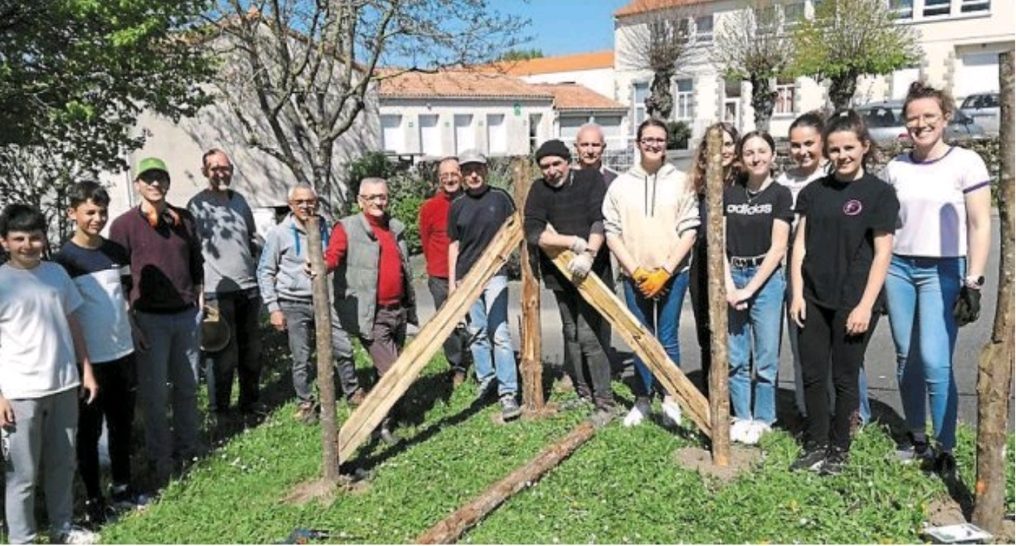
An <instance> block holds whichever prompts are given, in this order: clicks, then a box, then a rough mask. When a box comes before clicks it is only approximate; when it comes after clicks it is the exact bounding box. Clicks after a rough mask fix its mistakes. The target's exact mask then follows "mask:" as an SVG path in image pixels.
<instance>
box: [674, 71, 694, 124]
mask: <svg viewBox="0 0 1016 546" xmlns="http://www.w3.org/2000/svg"><path fill="white" fill-rule="evenodd" d="M674 84H675V85H674V87H675V90H676V92H675V93H674V119H677V120H681V121H690V120H693V119H695V109H694V106H695V103H694V100H695V97H694V90H693V89H694V87H693V82H692V80H691V79H690V78H684V79H680V80H677V81H676V82H674Z"/></svg>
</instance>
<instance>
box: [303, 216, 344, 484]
mask: <svg viewBox="0 0 1016 546" xmlns="http://www.w3.org/2000/svg"><path fill="white" fill-rule="evenodd" d="M321 244H322V243H321V230H320V227H319V224H318V218H317V216H315V215H311V217H310V218H308V219H307V246H308V247H310V248H309V249H308V251H307V254H308V255H309V256H310V265H311V271H313V272H314V273H315V275H314V279H313V281H312V293H313V295H314V338H315V343H316V349H317V370H318V371H317V384H318V392H319V393H320V402H321V469H322V473H323V478H324V479H325V480H326V481H328V482H330V483H337V482H338V480H339V455H338V451H337V450H336V447H337V444H336V438H338V433H337V432H336V428H337V425H336V417H335V383H334V382H333V381H332V374H333V373H334V371H333V368H332V313H331V307H332V304H331V300H330V299H329V297H328V270H327V269H326V268H325V259H324V253H323V252H322V248H321Z"/></svg>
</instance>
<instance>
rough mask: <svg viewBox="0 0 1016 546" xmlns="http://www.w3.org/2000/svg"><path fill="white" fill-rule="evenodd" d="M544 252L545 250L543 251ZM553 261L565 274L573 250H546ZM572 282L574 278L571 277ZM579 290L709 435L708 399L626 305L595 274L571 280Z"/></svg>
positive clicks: (710, 426)
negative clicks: (580, 279) (575, 281)
mask: <svg viewBox="0 0 1016 546" xmlns="http://www.w3.org/2000/svg"><path fill="white" fill-rule="evenodd" d="M545 252H547V251H545ZM547 255H548V256H550V258H551V260H552V261H553V262H554V265H556V266H557V268H558V269H560V270H561V272H562V273H564V274H565V276H567V277H569V278H570V277H571V275H570V274H569V273H568V262H570V261H571V259H572V257H573V256H574V254H573V253H572V252H571V251H570V250H562V251H560V252H557V253H556V254H555V252H554V251H549V252H547ZM572 282H573V283H574V279H572ZM575 286H576V287H577V288H578V290H579V294H582V297H583V298H584V299H585V300H586V301H588V302H589V304H590V305H592V306H593V308H594V309H596V310H597V311H598V312H599V313H600V314H601V315H603V317H604V318H606V319H607V320H609V321H610V324H611V325H613V326H614V329H615V331H616V332H617V333H618V334H620V335H621V337H622V338H624V341H625V343H627V344H628V346H629V347H631V348H632V350H634V351H635V353H636V354H637V355H639V357H641V358H642V360H643V361H644V362H645V363H646V366H649V369H650V370H652V372H653V375H654V376H655V377H656V379H657V380H658V381H659V382H660V383H662V384H663V387H664V388H665V389H666V390H667V392H669V393H672V394H673V395H674V396H676V397H677V400H678V401H679V402H680V403H681V406H683V407H684V410H685V412H686V414H687V415H688V417H689V418H691V420H692V421H693V422H694V423H695V424H696V425H697V426H698V428H699V429H700V430H701V431H702V432H703V433H705V435H706V436H708V437H710V438H712V428H713V427H712V421H711V420H710V415H709V401H708V400H706V398H705V397H704V396H702V393H700V392H699V390H698V389H697V388H695V385H694V384H692V382H691V380H689V379H688V378H687V377H686V376H685V375H684V373H682V372H681V369H680V368H678V367H677V364H674V362H673V361H672V360H670V357H668V356H667V352H666V351H664V350H663V346H662V345H660V342H659V341H658V340H657V339H656V337H655V336H654V335H653V334H652V333H650V332H649V330H647V329H646V327H645V326H643V325H642V324H641V323H640V322H639V321H638V319H636V318H635V315H632V314H631V311H629V310H628V308H627V307H625V306H624V305H622V304H621V302H620V300H618V299H617V296H616V295H614V292H612V291H611V290H610V289H609V288H607V285H605V284H603V281H602V280H600V278H599V277H597V276H596V275H589V276H587V277H586V278H585V279H583V280H582V281H581V282H578V283H575Z"/></svg>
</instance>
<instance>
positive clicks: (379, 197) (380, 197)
mask: <svg viewBox="0 0 1016 546" xmlns="http://www.w3.org/2000/svg"><path fill="white" fill-rule="evenodd" d="M359 197H360V199H363V200H364V201H376V202H378V203H384V202H385V201H388V194H387V193H375V194H373V195H361V196H359Z"/></svg>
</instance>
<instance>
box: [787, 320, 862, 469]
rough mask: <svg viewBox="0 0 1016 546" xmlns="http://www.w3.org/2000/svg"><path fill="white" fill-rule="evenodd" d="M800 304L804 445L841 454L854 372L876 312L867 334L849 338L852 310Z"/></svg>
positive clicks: (853, 397)
mask: <svg viewBox="0 0 1016 546" xmlns="http://www.w3.org/2000/svg"><path fill="white" fill-rule="evenodd" d="M805 305H806V308H805V321H804V328H802V329H801V333H800V337H799V338H798V347H799V351H800V354H801V371H802V375H803V377H804V400H805V406H806V407H807V409H808V417H807V419H806V425H807V436H806V437H807V442H808V445H809V446H812V447H817V446H823V445H832V446H835V447H838V448H840V449H843V450H844V451H846V450H849V449H850V416H851V414H853V412H855V411H856V410H857V405H858V391H857V374H858V373H859V371H860V369H861V365H862V364H863V363H864V351H865V350H866V349H867V348H868V341H869V340H870V339H871V334H872V332H874V331H875V325H876V324H877V323H878V317H879V314H878V313H876V312H873V313H872V314H871V322H870V323H869V324H868V330H867V331H865V332H864V333H863V334H860V335H855V336H849V335H847V334H846V331H847V316H848V315H850V311H851V309H829V308H827V307H822V306H819V305H816V304H814V303H812V302H811V301H806V303H805ZM830 366H832V377H833V388H834V389H835V390H836V407H835V410H834V412H835V413H834V415H833V416H832V417H831V418H830V415H829V393H828V391H827V382H828V381H829V373H830Z"/></svg>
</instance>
